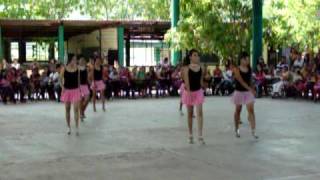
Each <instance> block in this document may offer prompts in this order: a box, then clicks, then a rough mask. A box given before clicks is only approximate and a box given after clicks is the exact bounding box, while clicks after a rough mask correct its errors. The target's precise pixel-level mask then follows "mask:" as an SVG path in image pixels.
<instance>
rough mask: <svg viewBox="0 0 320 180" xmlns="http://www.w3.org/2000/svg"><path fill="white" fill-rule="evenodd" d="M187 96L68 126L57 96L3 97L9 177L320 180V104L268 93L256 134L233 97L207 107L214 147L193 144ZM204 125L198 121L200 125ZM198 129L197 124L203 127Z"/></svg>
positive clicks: (0, 109) (1, 156)
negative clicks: (73, 129) (32, 100)
mask: <svg viewBox="0 0 320 180" xmlns="http://www.w3.org/2000/svg"><path fill="white" fill-rule="evenodd" d="M177 106H178V99H169V98H167V99H157V100H123V101H122V100H121V101H114V102H111V103H109V104H108V107H107V112H105V113H103V112H102V111H101V110H100V111H98V112H97V113H96V114H93V113H92V107H91V106H90V108H89V109H88V113H87V116H88V119H86V121H85V122H84V123H82V124H81V134H80V136H79V137H77V136H75V135H74V134H72V135H71V136H67V135H66V124H65V120H64V108H63V105H62V104H57V103H53V102H52V103H50V102H48V103H37V104H27V105H8V106H3V105H1V106H0V180H7V179H8V180H14V179H19V180H21V179H28V180H47V179H49V180H69V179H70V180H88V179H90V180H91V179H93V180H95V179H97V180H106V179H107V180H163V179H167V180H319V179H320V150H319V149H320V148H319V147H320V141H319V139H320V133H319V131H320V114H319V110H320V109H319V104H314V103H312V102H300V101H294V100H271V99H260V100H258V101H257V104H256V112H257V123H258V128H257V132H258V134H259V136H260V140H259V141H254V140H253V138H252V137H251V136H250V131H249V130H248V123H247V121H245V117H246V113H244V114H243V118H242V119H243V121H244V125H243V128H242V131H241V134H242V137H241V139H236V138H235V137H234V134H233V122H232V111H233V107H232V106H231V104H230V101H229V98H220V97H219V98H218V97H213V98H212V97H211V98H207V99H206V103H205V107H204V116H205V138H206V141H207V145H206V146H200V145H198V144H195V145H189V144H188V142H187V124H186V117H185V116H183V117H181V116H180V115H179V113H178V111H177ZM195 129H196V128H195ZM195 134H196V133H195Z"/></svg>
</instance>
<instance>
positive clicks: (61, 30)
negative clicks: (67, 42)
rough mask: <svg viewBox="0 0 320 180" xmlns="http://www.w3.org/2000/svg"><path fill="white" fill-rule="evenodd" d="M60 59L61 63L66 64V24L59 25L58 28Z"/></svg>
mask: <svg viewBox="0 0 320 180" xmlns="http://www.w3.org/2000/svg"><path fill="white" fill-rule="evenodd" d="M58 52H59V53H58V59H59V62H60V63H61V64H64V26H63V24H61V25H59V30H58Z"/></svg>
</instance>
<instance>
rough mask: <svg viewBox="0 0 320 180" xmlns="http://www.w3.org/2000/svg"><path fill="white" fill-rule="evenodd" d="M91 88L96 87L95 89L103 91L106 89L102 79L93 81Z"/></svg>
mask: <svg viewBox="0 0 320 180" xmlns="http://www.w3.org/2000/svg"><path fill="white" fill-rule="evenodd" d="M91 89H96V91H103V90H105V89H106V85H105V84H104V82H103V80H100V81H94V82H93V83H92V84H91Z"/></svg>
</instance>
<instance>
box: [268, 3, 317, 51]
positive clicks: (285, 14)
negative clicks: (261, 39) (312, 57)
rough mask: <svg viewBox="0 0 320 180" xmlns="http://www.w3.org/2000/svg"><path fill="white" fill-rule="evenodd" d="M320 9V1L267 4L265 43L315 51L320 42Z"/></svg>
mask: <svg viewBox="0 0 320 180" xmlns="http://www.w3.org/2000/svg"><path fill="white" fill-rule="evenodd" d="M319 9H320V0H312V1H306V0H269V1H265V4H264V12H265V13H264V16H265V21H266V23H265V32H266V33H265V40H266V41H267V42H268V43H269V44H270V46H273V47H282V46H292V45H294V46H295V47H297V48H300V49H301V50H303V49H305V48H306V47H309V48H312V49H315V48H316V47H317V46H318V44H319V43H320V21H319V19H318V18H319V17H317V12H318V11H319Z"/></svg>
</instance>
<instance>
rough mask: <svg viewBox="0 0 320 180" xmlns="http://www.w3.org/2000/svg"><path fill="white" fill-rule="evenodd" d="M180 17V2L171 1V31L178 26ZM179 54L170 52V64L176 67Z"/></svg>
mask: <svg viewBox="0 0 320 180" xmlns="http://www.w3.org/2000/svg"><path fill="white" fill-rule="evenodd" d="M179 16H180V0H171V29H175V28H176V27H177V25H178V21H179ZM180 55H181V53H180V52H179V51H176V50H171V64H172V65H176V64H178V61H179V60H180V59H181V58H180Z"/></svg>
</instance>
